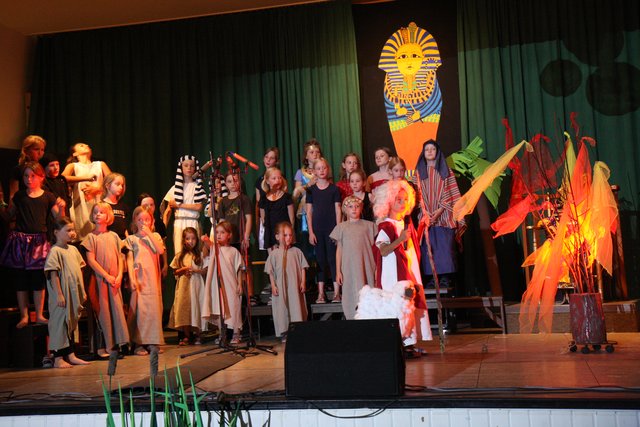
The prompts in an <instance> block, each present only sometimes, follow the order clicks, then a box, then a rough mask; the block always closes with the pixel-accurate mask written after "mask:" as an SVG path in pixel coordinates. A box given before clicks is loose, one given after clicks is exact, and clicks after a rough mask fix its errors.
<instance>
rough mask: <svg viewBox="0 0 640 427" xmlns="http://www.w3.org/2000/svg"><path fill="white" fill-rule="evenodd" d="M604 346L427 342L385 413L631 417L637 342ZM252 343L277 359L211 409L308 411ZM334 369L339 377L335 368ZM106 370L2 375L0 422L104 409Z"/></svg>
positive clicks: (470, 337)
mask: <svg viewBox="0 0 640 427" xmlns="http://www.w3.org/2000/svg"><path fill="white" fill-rule="evenodd" d="M608 339H609V340H610V341H617V345H616V346H615V351H614V352H613V353H606V352H605V351H601V352H598V353H590V354H581V353H580V350H579V349H578V352H575V353H574V352H570V351H569V345H568V343H569V341H570V334H550V335H519V334H507V335H502V334H452V335H448V336H447V337H446V349H445V352H444V353H443V354H441V353H440V351H439V344H438V340H437V338H436V340H434V341H432V342H427V343H424V344H421V347H422V348H424V349H426V351H427V353H428V354H427V356H425V357H423V358H420V359H415V360H408V361H407V362H406V384H407V386H408V388H407V392H406V394H405V396H404V397H401V398H399V399H394V401H393V405H394V407H456V406H457V407H534V408H535V407H547V408H563V407H564V408H567V407H568V408H582V407H588V408H610V409H640V369H639V368H640V333H610V334H608ZM262 343H263V344H274V349H275V350H277V351H278V355H277V356H273V355H271V354H267V353H262V352H260V354H258V355H255V356H250V357H246V358H244V359H241V358H239V361H238V363H236V364H234V365H232V366H230V367H228V368H227V369H224V370H221V371H218V372H216V373H215V374H213V375H211V376H209V377H206V378H204V379H203V380H201V381H200V382H199V383H198V384H197V387H198V388H199V389H201V390H203V391H207V392H211V393H213V396H212V402H216V395H219V393H220V392H224V394H225V395H226V399H227V400H231V401H232V400H234V399H235V400H236V401H237V400H243V401H250V402H251V405H253V407H263V408H264V407H269V408H279V409H287V408H307V407H315V406H316V405H318V403H317V402H316V403H314V404H313V406H309V402H306V401H302V400H300V399H287V398H286V397H285V395H284V388H285V383H284V346H283V344H280V343H275V342H274V341H273V340H271V341H270V340H263V341H262ZM203 347H207V345H206V343H205V346H203ZM199 348H202V347H195V346H190V347H178V346H174V345H167V346H165V347H164V349H165V351H164V354H162V355H161V356H160V364H159V365H160V367H161V368H162V367H163V366H166V367H168V368H171V367H173V366H175V364H176V362H177V361H178V359H179V356H180V355H181V354H185V353H188V352H192V351H194V350H196V349H199ZM211 348H212V349H215V348H214V347H213V346H211ZM205 357H215V356H207V355H206V354H199V355H195V356H191V357H188V358H185V359H181V361H180V363H181V364H185V363H188V362H189V361H190V360H194V359H196V358H205ZM334 362H335V364H336V369H339V364H340V360H339V359H336V360H335V361H334ZM107 365H108V363H107V362H105V361H97V362H93V363H92V364H91V365H89V366H81V367H80V366H76V367H74V368H72V369H29V370H9V369H4V370H2V371H1V372H0V398H1V399H0V415H9V414H16V415H17V414H26V413H30V414H32V413H40V414H44V413H61V412H62V413H64V412H65V411H71V412H73V411H74V410H75V411H85V412H99V411H101V410H104V407H103V405H102V403H101V402H102V388H101V375H104V376H106V370H107ZM309 369H313V367H311V366H310V367H309ZM148 372H149V359H148V357H142V356H127V357H126V358H125V359H123V360H120V361H119V362H118V370H117V374H116V375H115V377H114V384H118V383H120V384H121V385H122V386H123V387H126V385H127V384H132V383H134V382H136V381H140V380H142V379H144V378H145V377H146V376H148ZM218 397H219V396H218ZM384 402H385V401H383V400H381V401H370V400H368V401H357V400H355V401H354V400H350V401H346V400H340V399H334V400H327V401H323V402H322V405H323V406H324V407H375V406H377V405H383V404H386V403H384ZM212 404H213V403H212ZM74 408H76V409H74Z"/></svg>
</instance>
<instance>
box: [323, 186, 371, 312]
mask: <svg viewBox="0 0 640 427" xmlns="http://www.w3.org/2000/svg"><path fill="white" fill-rule="evenodd" d="M362 205H363V203H362V200H360V199H359V198H358V197H356V196H347V198H346V199H344V202H342V212H344V214H345V215H346V217H347V220H346V221H344V222H341V223H340V224H338V225H336V227H335V228H334V229H333V231H332V232H331V234H330V236H329V237H331V239H332V240H333V241H334V242H336V246H337V249H336V282H338V284H340V285H341V286H342V310H343V312H344V317H345V319H347V320H352V319H353V318H354V316H355V315H356V306H357V305H358V293H359V292H360V289H361V288H362V286H364V285H371V286H373V285H374V284H375V270H376V264H375V260H374V259H373V252H372V251H371V247H372V246H373V244H374V242H375V236H376V232H377V230H376V225H375V224H374V223H373V222H371V221H366V220H364V219H360V217H361V214H362Z"/></svg>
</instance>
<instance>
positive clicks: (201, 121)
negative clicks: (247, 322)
mask: <svg viewBox="0 0 640 427" xmlns="http://www.w3.org/2000/svg"><path fill="white" fill-rule="evenodd" d="M358 88H359V83H358V73H357V58H356V47H355V37H354V30H353V19H352V15H351V5H350V3H349V2H343V1H339V2H330V3H326V4H316V5H309V6H297V7H289V8H280V9H272V10H265V11H259V12H250V13H240V14H233V15H224V16H214V17H207V18H201V19H191V20H184V21H176V22H167V23H159V24H149V25H138V26H131V27H122V28H113V29H105V30H95V31H81V32H75V33H65V34H55V35H50V36H43V37H40V39H39V40H38V45H37V53H36V65H35V77H34V85H33V93H32V107H31V115H30V123H29V131H30V132H32V133H37V134H40V135H42V136H44V138H45V139H46V140H47V142H48V146H47V150H50V151H57V152H59V153H65V154H66V153H67V152H68V149H69V147H70V146H71V145H72V144H73V143H74V142H75V141H77V140H80V139H81V140H84V141H86V142H87V143H88V144H89V145H91V147H92V148H93V149H94V157H96V158H100V159H103V160H105V161H106V162H107V163H108V164H109V166H110V167H111V169H112V170H114V171H119V172H122V173H123V174H124V175H125V176H126V177H127V180H128V182H127V192H128V193H129V194H128V196H129V197H128V200H129V201H132V200H133V196H134V193H139V192H142V191H146V192H150V193H151V194H154V195H156V196H161V195H164V192H166V191H167V190H168V189H169V187H170V186H171V185H172V184H173V181H174V177H175V170H176V164H177V160H178V157H179V156H180V155H182V154H185V153H191V154H194V155H196V156H198V158H199V159H200V160H201V162H202V161H203V160H207V159H208V157H209V152H210V151H211V152H212V153H213V154H214V155H217V154H222V153H224V152H225V151H229V150H230V151H236V152H238V153H240V154H242V155H244V156H245V157H247V158H249V159H251V160H253V161H254V162H256V163H258V164H259V165H260V166H262V155H263V152H264V149H265V148H266V147H269V146H278V147H279V148H280V150H281V152H282V162H281V166H282V167H283V169H284V173H285V175H286V176H287V177H288V178H289V182H290V184H291V179H292V178H293V174H294V172H295V170H296V169H298V168H299V165H300V156H301V151H302V145H303V143H304V142H305V141H306V140H307V139H309V138H310V137H316V138H317V139H318V140H319V141H320V142H321V144H322V147H323V149H324V153H325V155H326V156H327V157H328V158H329V160H330V162H331V164H332V165H338V164H339V160H341V156H342V155H343V154H344V153H346V152H348V151H355V152H357V153H361V146H362V141H361V125H360V100H359V92H358V91H359V89H358ZM257 176H258V175H257V173H254V172H251V173H250V174H249V175H248V176H247V179H248V188H252V187H253V182H254V180H255V179H256V178H257ZM250 193H251V194H253V191H250Z"/></svg>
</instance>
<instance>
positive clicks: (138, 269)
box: [124, 206, 165, 356]
mask: <svg viewBox="0 0 640 427" xmlns="http://www.w3.org/2000/svg"><path fill="white" fill-rule="evenodd" d="M152 227H153V217H152V216H151V214H150V213H149V212H148V211H147V210H146V209H144V208H143V207H141V206H138V207H137V208H135V209H134V210H133V222H132V223H131V231H132V232H133V233H134V234H131V235H129V236H127V238H126V239H125V241H124V247H125V248H126V249H127V250H128V252H127V271H128V272H129V280H130V282H131V301H130V302H129V318H128V322H129V336H130V338H131V341H132V342H134V343H136V344H137V347H136V348H135V350H134V353H135V354H136V355H138V356H145V355H147V354H149V351H153V352H157V351H158V348H157V346H158V345H162V344H164V335H163V333H162V288H161V274H160V256H161V255H162V253H163V252H164V251H165V248H164V244H163V243H162V238H161V237H160V235H159V234H158V233H155V232H153V230H152ZM145 347H147V348H145Z"/></svg>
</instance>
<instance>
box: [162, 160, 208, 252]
mask: <svg viewBox="0 0 640 427" xmlns="http://www.w3.org/2000/svg"><path fill="white" fill-rule="evenodd" d="M194 176H197V178H194ZM200 176H202V172H201V171H200V164H199V163H198V159H196V158H195V157H194V156H190V155H185V156H182V157H180V160H179V161H178V168H177V170H176V182H175V184H174V185H173V187H171V188H170V189H169V191H168V192H167V194H166V195H165V196H164V201H165V202H167V203H168V205H169V208H170V209H166V210H165V211H164V212H163V216H162V220H163V222H164V225H165V226H166V225H167V224H168V223H169V216H170V215H171V212H174V221H173V250H174V253H176V254H177V253H179V252H180V251H182V230H184V229H185V228H187V227H193V228H195V229H196V230H198V234H200V232H201V231H202V230H201V229H200V212H202V209H203V207H204V205H205V203H206V202H207V193H206V192H205V190H204V187H203V185H202V179H201V178H200Z"/></svg>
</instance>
